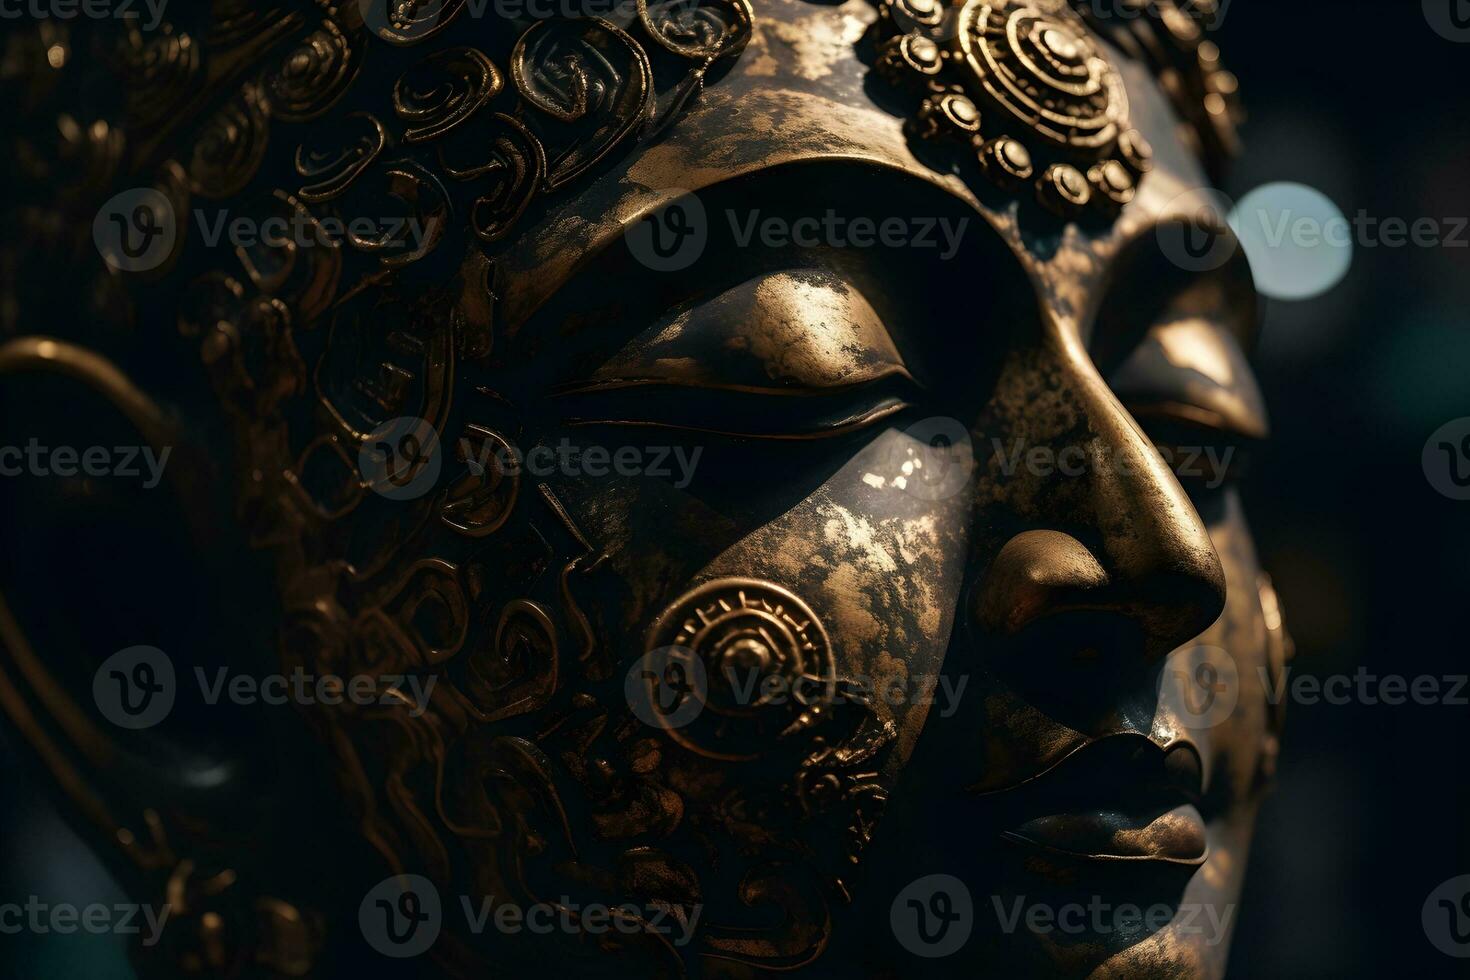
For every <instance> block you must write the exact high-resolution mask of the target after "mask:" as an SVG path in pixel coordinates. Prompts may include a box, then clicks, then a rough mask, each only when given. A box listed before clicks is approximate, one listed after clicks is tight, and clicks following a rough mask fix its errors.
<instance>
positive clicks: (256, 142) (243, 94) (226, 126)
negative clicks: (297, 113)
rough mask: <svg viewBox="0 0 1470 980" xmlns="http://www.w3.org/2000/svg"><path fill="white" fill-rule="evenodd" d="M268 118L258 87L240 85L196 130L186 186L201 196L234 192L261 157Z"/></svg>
mask: <svg viewBox="0 0 1470 980" xmlns="http://www.w3.org/2000/svg"><path fill="white" fill-rule="evenodd" d="M269 135H270V120H269V117H268V115H267V112H266V104H265V99H264V97H263V96H262V94H261V91H260V87H259V86H258V85H255V84H253V83H252V84H249V85H246V86H244V87H243V88H242V89H241V90H240V92H239V94H237V95H236V96H235V98H234V99H233V100H231V101H230V102H229V103H228V104H227V105H225V106H224V107H222V108H221V109H220V110H219V111H218V112H216V113H215V114H214V116H213V117H211V118H210V119H209V121H208V122H206V123H205V124H204V128H203V129H202V130H201V131H200V133H199V137H198V138H197V139H196V140H195V142H194V154H193V157H192V158H191V159H190V161H189V181H190V187H191V189H192V190H193V191H194V193H195V194H198V195H199V196H201V197H208V198H221V197H231V196H233V195H235V194H238V193H239V192H240V191H241V190H243V189H244V188H245V185H246V184H248V183H250V179H251V178H252V177H254V176H255V172H256V171H257V170H259V169H260V164H261V161H262V160H264V159H265V148H266V141H267V139H268V138H269Z"/></svg>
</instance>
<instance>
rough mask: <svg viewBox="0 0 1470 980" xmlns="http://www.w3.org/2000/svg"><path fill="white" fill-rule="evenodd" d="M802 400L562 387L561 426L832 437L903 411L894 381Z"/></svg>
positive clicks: (907, 401)
mask: <svg viewBox="0 0 1470 980" xmlns="http://www.w3.org/2000/svg"><path fill="white" fill-rule="evenodd" d="M801 394H802V397H792V393H791V392H786V393H783V394H770V393H752V392H744V391H730V390H719V389H708V388H703V389H698V388H681V387H679V386H670V385H661V386H640V387H635V388H613V389H601V390H597V391H580V392H563V393H561V394H560V395H558V396H557V398H558V401H559V403H560V407H561V409H562V410H563V413H564V414H563V422H564V423H565V424H566V425H568V426H586V425H613V426H641V427H647V428H660V429H672V430H680V431H687V432H705V433H710V434H715V435H723V436H734V437H746V438H754V439H822V438H833V437H837V436H842V435H846V434H848V433H851V432H855V431H857V430H859V429H863V428H866V427H867V426H870V425H873V424H875V423H877V422H879V421H881V420H883V419H885V418H888V417H890V416H892V415H896V414H898V413H900V412H903V411H905V410H906V409H908V408H910V407H911V406H912V404H913V400H912V399H911V398H910V397H909V395H908V393H907V392H905V391H904V390H902V388H901V387H900V386H896V385H891V384H883V383H880V384H876V385H864V386H859V387H855V388H848V389H842V390H836V391H828V392H804V393H801Z"/></svg>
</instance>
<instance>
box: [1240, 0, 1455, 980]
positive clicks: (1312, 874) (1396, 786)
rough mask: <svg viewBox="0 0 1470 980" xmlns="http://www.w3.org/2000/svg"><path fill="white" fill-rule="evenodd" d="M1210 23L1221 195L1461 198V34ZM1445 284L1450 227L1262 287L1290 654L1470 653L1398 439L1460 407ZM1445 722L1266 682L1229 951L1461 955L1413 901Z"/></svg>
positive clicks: (1363, 201)
mask: <svg viewBox="0 0 1470 980" xmlns="http://www.w3.org/2000/svg"><path fill="white" fill-rule="evenodd" d="M1440 2H1442V3H1444V4H1445V5H1448V4H1449V3H1450V2H1455V0H1440ZM1465 6H1466V7H1467V8H1470V5H1465ZM1466 12H1467V13H1470V9H1467V11H1466ZM1218 34H1219V44H1220V47H1221V49H1222V51H1223V52H1224V56H1225V60H1226V62H1227V64H1229V65H1230V67H1231V68H1232V69H1233V70H1234V71H1235V72H1236V73H1237V74H1238V75H1239V76H1240V78H1241V85H1242V89H1243V96H1244V100H1245V103H1246V107H1247V109H1248V111H1249V113H1250V121H1249V122H1248V124H1247V126H1246V129H1245V138H1246V141H1247V143H1246V150H1247V152H1246V156H1245V159H1244V160H1243V161H1242V162H1241V164H1240V165H1239V166H1238V167H1237V168H1236V171H1235V173H1234V175H1233V177H1232V178H1231V180H1230V181H1229V182H1228V184H1227V190H1229V191H1230V193H1231V194H1232V195H1233V196H1235V197H1237V198H1238V197H1240V196H1241V195H1243V194H1244V193H1245V192H1247V191H1249V190H1250V189H1251V188H1254V187H1257V186H1259V185H1261V184H1264V183H1268V182H1272V181H1297V182H1301V183H1304V184H1308V185H1310V186H1312V187H1315V188H1317V189H1318V190H1320V191H1322V192H1323V193H1325V194H1327V196H1329V197H1330V198H1332V200H1333V201H1334V202H1336V204H1337V206H1338V207H1339V208H1340V209H1341V210H1342V212H1343V213H1344V214H1345V215H1346V216H1348V217H1349V218H1352V217H1353V216H1354V215H1355V214H1356V213H1357V212H1358V211H1359V210H1360V209H1361V210H1366V211H1367V212H1368V213H1369V214H1371V215H1373V216H1375V217H1377V218H1380V219H1382V218H1388V217H1399V218H1403V219H1406V220H1408V221H1410V222H1412V221H1413V220H1414V219H1416V218H1420V217H1431V218H1436V219H1448V218H1453V217H1463V216H1466V215H1470V112H1467V108H1470V107H1467V104H1466V88H1465V70H1466V69H1467V68H1470V43H1454V42H1451V41H1449V40H1446V39H1444V38H1442V37H1441V36H1439V35H1438V34H1436V33H1435V32H1434V31H1433V30H1432V29H1430V27H1429V26H1428V22H1427V21H1426V19H1425V16H1424V11H1423V8H1422V6H1421V3H1420V2H1419V0H1397V2H1393V3H1368V2H1350V3H1330V4H1328V3H1303V2H1296V3H1292V2H1272V0H1235V2H1233V3H1232V4H1231V5H1230V7H1229V9H1228V10H1227V11H1226V17H1225V19H1224V21H1223V22H1222V24H1221V27H1220V30H1219V31H1218ZM1467 307H1470V249H1467V248H1464V247H1461V248H1445V247H1440V248H1433V249H1424V248H1414V247H1405V248H1396V249H1389V248H1384V247H1379V248H1376V249H1367V248H1361V247H1360V248H1358V249H1356V251H1355V254H1354V258H1353V265H1352V269H1351V271H1350V273H1349V275H1348V278H1347V279H1346V280H1345V281H1344V282H1343V283H1342V284H1341V285H1339V286H1338V287H1337V288H1335V289H1334V290H1332V291H1331V292H1329V293H1327V294H1326V295H1324V296H1322V297H1319V298H1317V299H1315V300H1310V301H1307V302H1301V303H1286V302H1274V303H1272V304H1271V305H1270V306H1269V308H1268V312H1267V321H1266V328H1265V332H1264V336H1263V339H1262V345H1261V349H1260V350H1259V352H1258V357H1257V363H1258V370H1259V373H1260V377H1261V382H1262V385H1263V387H1264V389H1265V392H1266V396H1267V401H1268V403H1269V404H1270V406H1271V410H1272V415H1273V433H1272V442H1271V444H1270V446H1269V447H1268V449H1267V450H1266V452H1265V454H1264V457H1263V458H1260V465H1259V467H1258V475H1257V477H1256V479H1255V480H1254V481H1252V482H1251V483H1249V484H1248V485H1247V487H1246V493H1247V500H1246V504H1247V509H1248V512H1249V514H1250V515H1251V518H1252V521H1253V523H1254V526H1255V530H1256V538H1257V541H1258V543H1259V545H1260V548H1261V552H1262V559H1263V561H1264V564H1265V566H1266V568H1267V569H1269V570H1270V572H1271V573H1272V575H1273V576H1274V577H1275V579H1276V585H1277V588H1278V590H1279V592H1280V593H1281V596H1282V601H1283V603H1284V605H1285V608H1286V613H1287V624H1288V626H1289V628H1290V629H1291V632H1292V633H1293V635H1294V636H1295V637H1296V641H1297V647H1298V653H1297V659H1296V662H1295V667H1296V673H1298V674H1310V675H1314V676H1320V677H1326V676H1328V675H1332V674H1338V673H1343V674H1353V673H1355V672H1356V671H1357V670H1358V668H1359V666H1362V667H1364V668H1366V670H1367V671H1369V672H1370V673H1373V674H1377V675H1380V676H1382V675H1388V674H1400V675H1404V676H1407V677H1409V678H1412V677H1415V676H1419V675H1435V676H1443V675H1453V674H1461V675H1463V674H1465V673H1467V672H1470V656H1467V652H1470V651H1467V648H1470V644H1467V629H1466V627H1467V624H1470V619H1467V614H1470V604H1467V599H1470V595H1467V584H1470V575H1467V569H1470V503H1464V502H1458V503H1457V502H1455V501H1451V500H1449V499H1447V498H1445V497H1443V496H1441V495H1440V494H1439V493H1437V492H1436V491H1435V490H1434V489H1433V487H1431V486H1430V484H1429V482H1428V480H1427V479H1426V477H1425V474H1424V471H1423V468H1422V465H1421V460H1420V455H1421V452H1422V450H1423V448H1424V444H1425V442H1426V441H1427V440H1428V439H1429V437H1430V435H1431V434H1432V433H1433V432H1434V431H1435V430H1436V429H1438V428H1439V427H1440V426H1441V425H1443V424H1444V423H1446V422H1449V421H1450V420H1452V419H1456V418H1461V417H1463V416H1467V415H1470V377H1467V375H1470V322H1467V318H1466V315H1465V310H1466V308H1467ZM1462 693H1464V692H1462ZM1467 735H1470V707H1467V706H1463V705H1461V706H1458V707H1456V706H1450V705H1436V706H1431V707H1421V706H1414V705H1408V706H1404V707H1388V706H1384V705H1377V706H1371V705H1365V704H1357V703H1354V704H1350V705H1344V706H1333V705H1327V704H1318V705H1305V704H1292V705H1291V706H1290V707H1289V709H1288V713H1287V733H1286V739H1285V745H1284V751H1283V756H1282V763H1281V775H1280V785H1279V786H1278V788H1277V790H1276V793H1275V795H1274V796H1273V797H1272V798H1271V799H1270V800H1268V802H1267V803H1266V806H1265V809H1264V811H1263V813H1262V816H1261V821H1260V825H1259V831H1258V833H1257V836H1256V844H1255V848H1254V852H1253V854H1252V855H1251V861H1250V871H1249V874H1248V875H1247V877H1246V890H1245V896H1244V898H1243V900H1242V909H1241V912H1240V916H1241V917H1240V926H1239V932H1238V933H1237V936H1236V939H1235V944H1234V948H1233V951H1232V961H1231V975H1232V976H1239V977H1327V976H1335V977H1346V976H1352V977H1375V976H1386V975H1393V976H1452V975H1455V976H1464V975H1465V974H1464V972H1463V971H1464V967H1465V963H1464V961H1456V960H1453V959H1450V958H1448V957H1446V956H1444V955H1443V954H1441V953H1440V952H1438V951H1437V950H1436V949H1434V947H1433V946H1431V945H1430V944H1429V942H1428V941H1427V940H1426V938H1425V934H1424V930H1423V927H1422V925H1421V922H1420V910H1421V907H1422V905H1423V903H1424V900H1425V899H1426V898H1427V897H1428V895H1429V893H1430V891H1432V890H1433V889H1434V888H1435V887H1436V886H1437V885H1439V884H1440V883H1441V882H1443V881H1444V880H1446V879H1448V878H1452V877H1455V876H1457V875H1462V874H1467V873H1470V853H1467V851H1470V848H1467V838H1470V833H1467V831H1470V826H1467V825H1470V813H1467V811H1470V807H1467V792H1466V789H1465V777H1466V768H1467V767H1466V761H1465V756H1464V754H1463V753H1464V752H1465V749H1466V748H1467V745H1470V739H1467Z"/></svg>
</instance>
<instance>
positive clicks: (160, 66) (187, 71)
mask: <svg viewBox="0 0 1470 980" xmlns="http://www.w3.org/2000/svg"><path fill="white" fill-rule="evenodd" d="M121 60H122V70H123V71H124V73H125V74H126V76H127V79H128V86H127V98H128V120H129V122H131V123H133V124H134V125H137V126H141V127H151V126H155V125H157V124H159V123H161V122H163V121H165V120H167V119H168V118H169V116H170V115H171V114H172V113H173V112H174V111H175V110H176V109H177V108H178V106H179V104H180V103H181V102H184V101H185V100H187V99H188V98H190V97H191V96H192V95H193V94H194V92H195V88H196V86H197V85H198V84H199V81H200V74H201V73H200V62H199V44H198V43H197V42H196V41H195V39H194V38H193V37H192V36H190V35H189V34H187V33H184V32H177V33H176V32H174V31H173V30H172V29H168V30H164V31H160V32H158V33H155V34H149V35H146V39H145V36H144V35H141V34H139V33H131V34H130V35H129V36H128V38H127V40H126V42H125V43H124V45H123V48H122V58H121Z"/></svg>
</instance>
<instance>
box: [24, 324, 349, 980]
mask: <svg viewBox="0 0 1470 980" xmlns="http://www.w3.org/2000/svg"><path fill="white" fill-rule="evenodd" d="M0 470H3V472H4V478H3V479H0V540H4V542H5V547H4V549H0V719H3V721H5V722H7V723H8V725H9V727H10V728H11V729H12V730H13V733H14V734H15V735H16V736H17V737H16V738H15V739H14V741H15V743H16V744H17V745H18V746H19V747H20V748H21V750H22V754H23V755H27V756H29V757H30V761H32V762H34V763H35V764H36V765H37V766H38V768H39V770H40V772H41V773H42V774H43V778H44V779H46V780H47V781H49V782H50V784H51V785H52V787H53V788H54V789H55V790H56V791H57V792H58V793H59V794H60V796H61V797H62V800H61V803H62V809H63V811H64V812H66V813H67V814H68V816H69V817H70V818H71V819H72V821H73V823H75V824H76V825H77V827H78V829H79V830H80V831H81V832H82V834H83V835H84V837H85V838H87V839H88V840H89V841H90V842H92V843H93V845H94V846H95V847H96V849H97V851H98V853H99V855H100V856H101V857H102V859H103V860H104V861H105V862H106V863H107V864H108V866H109V867H110V869H111V870H112V872H113V874H114V875H115V876H116V877H117V879H118V880H119V882H120V883H121V884H122V885H123V887H124V888H125V889H126V890H127V891H128V892H129V893H130V894H131V895H132V896H134V897H135V898H136V899H137V900H138V901H139V902H142V903H151V904H162V903H163V902H165V901H167V902H169V903H170V905H171V910H170V917H169V921H168V923H167V927H166V929H165V939H164V942H163V943H162V944H160V946H159V947H155V949H154V950H153V951H151V952H152V954H153V955H158V956H167V957H169V958H170V960H171V962H172V963H174V964H177V963H179V962H190V961H193V962H196V963H197V964H198V965H199V967H201V968H206V969H215V968H218V969H225V968H226V967H228V966H230V965H231V964H232V963H234V962H237V961H239V960H240V959H242V958H246V957H248V958H250V959H253V960H254V961H255V962H257V963H265V964H266V965H269V963H270V962H275V963H276V965H277V966H279V967H280V968H283V969H285V968H288V967H289V968H291V969H293V970H294V969H296V968H300V967H302V966H303V965H304V964H309V962H310V958H311V955H312V950H313V947H314V945H315V939H314V930H313V927H312V924H311V923H310V922H309V921H308V920H307V918H305V917H303V915H302V913H301V912H300V908H302V907H303V905H305V904H307V903H306V901H305V899H306V898H307V896H306V892H307V891H308V890H309V889H308V887H307V885H306V884H304V883H303V882H302V881H301V880H299V879H300V875H299V872H296V871H295V870H294V869H295V868H299V867H306V866H308V862H306V861H305V860H302V859H301V856H302V852H303V851H306V850H308V849H310V850H312V851H313V853H316V854H318V856H320V851H319V849H318V848H316V847H315V845H316V842H317V841H318V840H320V838H319V837H318V836H317V835H314V834H311V833H309V832H305V828H303V827H301V826H300V823H301V821H300V816H299V815H300V814H301V813H303V812H308V813H309V812H312V804H311V803H309V802H307V800H308V799H310V798H312V797H317V796H320V795H321V794H318V793H315V792H314V791H313V790H312V786H313V785H314V784H315V783H316V782H317V780H315V779H314V778H313V777H314V775H315V774H314V773H313V772H312V766H311V764H310V762H308V761H306V760H308V759H309V758H310V753H305V752H301V751H299V747H300V746H302V745H304V744H308V743H310V742H311V741H312V740H311V738H310V736H309V735H308V734H307V733H306V732H305V730H304V726H302V724H301V722H300V721H299V719H298V718H297V716H296V714H295V713H294V712H293V711H291V710H290V708H289V707H286V708H276V707H270V708H267V707H265V706H262V705H259V704H257V705H241V704H236V703H232V701H231V698H230V697H229V693H228V685H229V680H230V678H232V677H235V676H238V675H241V674H244V675H249V676H253V677H256V678H258V677H259V676H260V675H261V674H263V673H267V672H274V671H279V670H280V667H279V662H278V661H277V660H276V658H275V638H274V636H273V631H274V625H275V623H276V621H277V616H276V615H275V614H274V613H275V600H274V599H273V598H272V596H271V593H270V589H269V585H270V581H269V577H268V575H267V574H266V572H265V571H264V569H261V568H258V567H256V565H257V563H258V559H256V558H254V557H253V555H252V552H251V551H250V550H249V549H248V548H247V547H246V546H245V543H244V542H243V541H241V540H239V534H238V532H237V531H236V530H235V528H236V523H237V522H235V521H233V520H232V519H231V514H230V506H231V504H230V500H229V497H228V495H227V494H226V493H225V492H224V491H223V488H222V486H221V484H222V483H223V481H220V480H218V479H216V478H215V476H214V474H215V472H216V471H215V469H214V467H213V465H212V464H211V462H210V454H209V453H208V452H206V451H204V450H203V449H202V448H201V447H200V446H199V445H198V444H197V438H196V439H194V440H193V441H191V437H190V434H189V433H188V432H186V431H185V427H184V426H182V425H180V424H179V423H178V421H177V420H176V419H173V418H170V416H169V414H168V413H167V412H166V411H165V410H164V409H162V408H161V407H160V406H159V405H158V404H156V403H155V402H154V401H153V400H152V399H150V398H149V397H148V396H147V395H146V394H144V393H143V391H142V390H141V389H140V388H139V387H138V386H137V385H135V384H134V383H133V382H132V381H131V380H130V379H129V377H128V376H127V375H126V374H125V373H124V372H123V371H121V370H119V369H118V367H117V366H115V365H114V364H113V363H111V362H109V361H108V360H106V359H105V358H103V357H101V356H99V355H98V354H96V353H94V352H92V351H89V350H87V349H84V348H81V347H77V346H74V345H71V344H67V343H64V342H62V341H58V340H52V339H47V338H38V337H30V338H20V339H16V340H12V341H10V342H8V343H6V344H4V345H0ZM293 748H295V749H297V751H291V749H293ZM288 804H290V805H291V807H292V808H291V810H290V811H289V812H288V811H287V810H286V806H287V805H288ZM298 842H299V843H298ZM318 866H319V864H318ZM263 951H264V952H263ZM286 972H291V970H286Z"/></svg>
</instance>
